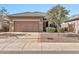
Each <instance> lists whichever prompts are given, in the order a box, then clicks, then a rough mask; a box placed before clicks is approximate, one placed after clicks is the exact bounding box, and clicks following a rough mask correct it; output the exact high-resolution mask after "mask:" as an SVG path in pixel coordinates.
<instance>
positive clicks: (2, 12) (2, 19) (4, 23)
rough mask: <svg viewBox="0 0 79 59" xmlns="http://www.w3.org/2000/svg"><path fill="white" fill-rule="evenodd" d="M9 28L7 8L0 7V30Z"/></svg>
mask: <svg viewBox="0 0 79 59" xmlns="http://www.w3.org/2000/svg"><path fill="white" fill-rule="evenodd" d="M8 29H9V19H8V17H7V10H6V9H5V8H3V7H2V8H0V31H8Z"/></svg>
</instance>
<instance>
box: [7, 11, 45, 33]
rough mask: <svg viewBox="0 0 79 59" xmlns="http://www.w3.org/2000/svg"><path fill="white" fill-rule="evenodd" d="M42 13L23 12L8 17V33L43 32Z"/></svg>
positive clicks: (43, 15)
mask: <svg viewBox="0 0 79 59" xmlns="http://www.w3.org/2000/svg"><path fill="white" fill-rule="evenodd" d="M45 15H46V13H44V12H23V13H16V14H12V15H9V16H8V17H9V19H10V20H11V22H10V27H9V31H10V32H43V30H44V28H45V25H46V24H45V23H46V22H45V21H44V17H45Z"/></svg>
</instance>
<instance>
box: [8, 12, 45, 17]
mask: <svg viewBox="0 0 79 59" xmlns="http://www.w3.org/2000/svg"><path fill="white" fill-rule="evenodd" d="M45 15H46V13H44V12H22V13H16V14H11V15H9V16H13V17H14V16H18V17H19V16H35V17H44V16H45Z"/></svg>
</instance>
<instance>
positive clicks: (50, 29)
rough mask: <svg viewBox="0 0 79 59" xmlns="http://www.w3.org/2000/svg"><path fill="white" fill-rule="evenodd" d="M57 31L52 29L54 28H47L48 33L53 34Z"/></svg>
mask: <svg viewBox="0 0 79 59" xmlns="http://www.w3.org/2000/svg"><path fill="white" fill-rule="evenodd" d="M55 31H56V29H55V28H52V27H47V28H46V32H50V33H52V32H55Z"/></svg>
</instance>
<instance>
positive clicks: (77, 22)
mask: <svg viewBox="0 0 79 59" xmlns="http://www.w3.org/2000/svg"><path fill="white" fill-rule="evenodd" d="M68 24H75V33H78V31H79V20H75V21H70V22H66V23H62V27H68Z"/></svg>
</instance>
